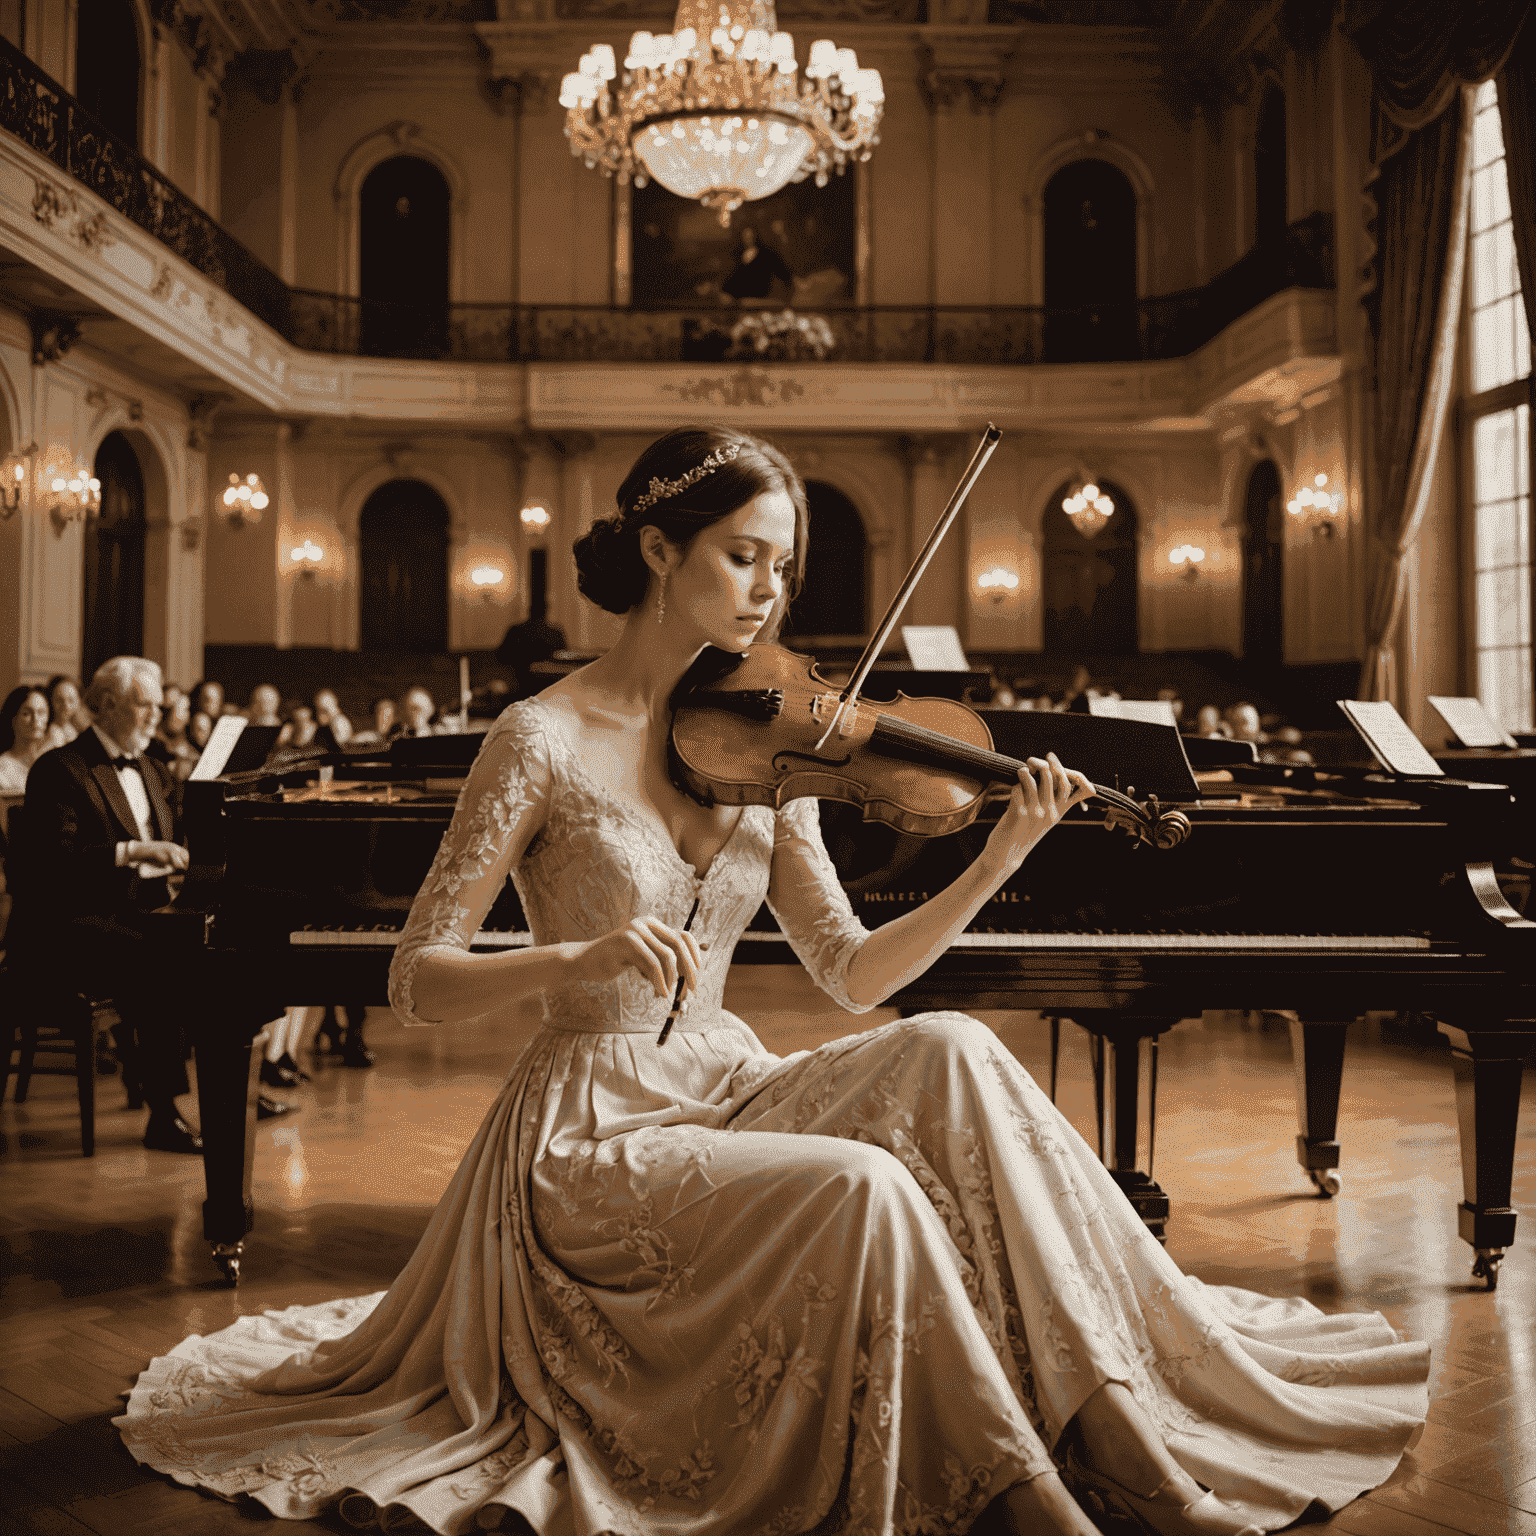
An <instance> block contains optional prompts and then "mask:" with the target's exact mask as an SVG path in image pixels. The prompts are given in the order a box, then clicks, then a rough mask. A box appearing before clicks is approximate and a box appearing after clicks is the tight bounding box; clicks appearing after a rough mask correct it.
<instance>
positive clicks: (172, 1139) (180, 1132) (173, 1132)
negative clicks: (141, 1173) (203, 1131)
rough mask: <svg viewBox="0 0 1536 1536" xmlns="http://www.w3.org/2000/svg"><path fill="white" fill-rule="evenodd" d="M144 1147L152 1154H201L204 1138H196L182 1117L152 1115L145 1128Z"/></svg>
mask: <svg viewBox="0 0 1536 1536" xmlns="http://www.w3.org/2000/svg"><path fill="white" fill-rule="evenodd" d="M144 1145H145V1146H146V1147H148V1148H149V1150H150V1151H151V1152H201V1151H202V1150H203V1138H202V1137H201V1136H194V1135H193V1134H192V1129H191V1127H190V1126H189V1125H188V1124H187V1122H186V1121H185V1120H183V1119H182V1118H181V1116H180V1115H174V1114H154V1113H151V1115H150V1117H149V1124H148V1125H147V1126H146V1127H145V1128H144Z"/></svg>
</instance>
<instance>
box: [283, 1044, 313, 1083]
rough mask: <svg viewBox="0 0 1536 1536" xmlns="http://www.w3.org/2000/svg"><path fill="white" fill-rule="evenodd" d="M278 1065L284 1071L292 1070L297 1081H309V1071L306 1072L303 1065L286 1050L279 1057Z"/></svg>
mask: <svg viewBox="0 0 1536 1536" xmlns="http://www.w3.org/2000/svg"><path fill="white" fill-rule="evenodd" d="M277 1065H278V1066H279V1067H280V1068H281V1069H282V1070H283V1071H284V1072H291V1073H292V1074H293V1080H294V1081H295V1082H296V1083H307V1082H308V1081H309V1073H308V1072H306V1071H305V1070H304V1068H303V1067H301V1066H300V1065H299V1064H298V1062H296V1061H295V1060H294V1059H293V1057H292V1056H291V1055H290V1054H289V1053H288V1052H287V1051H284V1052H283V1054H282V1055H281V1056H279V1057H278V1058H277Z"/></svg>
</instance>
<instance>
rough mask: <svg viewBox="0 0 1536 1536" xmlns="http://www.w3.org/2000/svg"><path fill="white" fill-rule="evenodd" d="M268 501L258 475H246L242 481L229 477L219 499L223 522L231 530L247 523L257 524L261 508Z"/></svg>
mask: <svg viewBox="0 0 1536 1536" xmlns="http://www.w3.org/2000/svg"><path fill="white" fill-rule="evenodd" d="M270 500H271V498H270V497H269V496H268V495H267V488H266V486H264V485H263V484H262V483H261V476H260V475H246V476H245V477H244V479H242V478H241V477H240V476H239V475H231V476H230V477H229V484H228V485H227V486H226V487H225V489H224V494H223V495H222V496H221V497H220V498H219V502H220V505H221V506H222V507H223V508H224V517H225V520H226V521H227V522H228V523H229V526H230V527H231V528H243V527H245V525H246V524H247V523H259V522H260V521H261V511H262V508H263V507H265V506H266V505H267V503H268V502H269V501H270Z"/></svg>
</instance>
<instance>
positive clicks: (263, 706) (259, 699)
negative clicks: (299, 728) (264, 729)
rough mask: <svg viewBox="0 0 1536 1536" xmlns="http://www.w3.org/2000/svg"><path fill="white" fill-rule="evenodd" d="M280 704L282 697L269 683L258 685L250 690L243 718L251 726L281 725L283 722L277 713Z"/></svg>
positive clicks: (280, 706)
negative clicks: (248, 701) (249, 700)
mask: <svg viewBox="0 0 1536 1536" xmlns="http://www.w3.org/2000/svg"><path fill="white" fill-rule="evenodd" d="M282 704H283V696H282V695H281V694H280V693H279V692H278V691H277V689H276V688H274V687H273V686H272V684H271V683H260V684H258V685H257V686H256V687H255V688H253V689H252V690H251V702H250V704H249V706H248V707H247V709H246V711H245V718H246V719H247V720H249V721H250V722H251V724H252V725H281V724H282V723H283V722H282V719H281V718H280V717H279V715H278V713H277V712H278V710H279V709H281V708H282Z"/></svg>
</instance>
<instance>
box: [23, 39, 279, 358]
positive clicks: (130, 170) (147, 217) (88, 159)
mask: <svg viewBox="0 0 1536 1536" xmlns="http://www.w3.org/2000/svg"><path fill="white" fill-rule="evenodd" d="M0 128H4V129H5V130H6V131H7V132H8V133H13V134H15V135H16V137H17V138H18V139H20V140H21V141H22V142H23V143H25V144H28V145H30V146H31V147H32V148H33V149H35V150H37V152H38V153H39V154H42V155H46V156H47V157H48V158H49V159H50V160H51V161H53V163H54V164H55V165H56V166H58V168H59V169H60V170H61V171H63V172H64V173H65V174H66V175H68V176H71V177H73V178H74V179H75V180H76V181H78V182H79V183H80V184H81V185H82V186H85V187H89V188H90V190H91V191H92V192H94V193H95V194H96V195H97V196H98V197H99V198H101V199H102V200H103V201H104V202H107V203H110V204H111V205H112V207H114V208H115V209H117V211H118V212H119V213H120V214H122V215H123V217H124V218H126V219H128V220H130V221H131V222H132V223H134V224H137V225H138V226H139V228H140V229H142V230H144V231H145V232H146V233H148V234H151V235H153V236H154V237H155V239H156V240H158V241H159V242H160V243H161V244H162V245H163V246H165V247H166V248H167V249H168V250H171V251H174V252H175V253H176V254H177V255H178V256H180V257H181V258H182V260H183V261H186V262H187V263H189V264H190V265H191V266H194V267H196V268H197V270H198V271H199V272H201V273H203V274H204V276H206V277H209V278H211V279H212V280H213V281H214V282H216V283H217V284H218V285H219V287H221V288H222V289H223V290H224V291H225V292H226V293H227V294H228V295H229V296H230V298H232V299H234V300H235V301H236V302H237V303H240V304H243V305H244V306H245V307H246V308H247V309H248V310H250V312H251V313H252V314H253V315H256V316H257V317H258V318H260V319H262V320H265V321H266V323H267V324H268V325H270V326H271V327H272V328H273V329H274V330H277V331H281V332H283V333H284V334H287V331H288V289H287V286H286V285H285V284H284V282H283V280H282V279H281V278H280V277H279V276H278V275H277V274H276V273H275V272H273V271H272V270H271V269H270V268H269V267H267V266H265V265H263V264H262V263H261V262H260V261H258V260H257V258H256V257H255V256H253V255H252V254H251V253H250V252H249V251H248V250H246V248H245V247H244V246H243V245H241V243H240V242H239V241H238V240H236V239H235V237H234V236H233V235H231V234H229V233H228V232H227V231H226V230H225V229H224V228H223V227H222V226H221V225H220V224H219V223H218V222H217V221H215V220H214V219H211V218H209V217H208V215H207V214H206V213H204V212H203V210H202V209H201V208H199V207H198V206H197V204H196V203H194V202H193V201H192V199H191V198H189V197H188V196H187V195H186V194H185V193H184V192H182V191H181V190H180V189H179V188H178V187H176V186H174V185H173V184H172V183H171V182H170V181H168V180H167V179H166V178H165V177H164V176H162V175H161V174H160V172H159V171H157V170H156V169H155V168H154V166H152V165H151V164H150V163H149V161H147V160H146V159H145V158H144V157H143V156H142V155H141V154H140V153H139V152H138V151H137V150H136V149H135V148H134V147H133V146H132V145H131V144H128V143H125V142H124V141H123V140H122V139H120V138H118V137H117V136H116V135H115V134H113V133H111V132H109V131H108V130H107V129H106V128H104V127H103V126H102V124H101V123H100V122H99V121H98V120H97V119H96V118H95V117H93V116H92V115H91V114H90V113H89V112H87V111H86V110H85V108H84V107H82V106H81V105H80V103H79V102H78V101H76V100H75V98H74V97H73V96H71V95H70V94H69V93H68V92H67V91H66V90H64V88H63V87H62V86H60V85H59V84H58V83H57V82H56V81H55V80H53V79H52V78H51V77H50V76H48V75H46V74H44V73H43V71H42V70H40V69H39V68H38V67H37V65H36V64H34V63H33V62H32V61H31V59H29V58H28V57H27V56H26V55H25V54H24V53H22V52H21V51H20V50H19V49H17V48H15V47H13V46H12V45H11V44H10V43H9V42H7V41H6V40H5V39H4V38H0Z"/></svg>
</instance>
